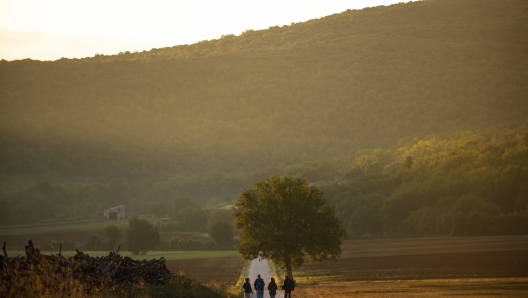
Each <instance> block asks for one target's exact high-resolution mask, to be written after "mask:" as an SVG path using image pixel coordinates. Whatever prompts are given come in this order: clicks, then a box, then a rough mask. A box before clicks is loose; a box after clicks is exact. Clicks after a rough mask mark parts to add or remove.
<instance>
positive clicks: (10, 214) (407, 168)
mask: <svg viewBox="0 0 528 298" xmlns="http://www.w3.org/2000/svg"><path fill="white" fill-rule="evenodd" d="M273 175H288V176H292V177H298V178H306V180H307V181H308V182H309V183H313V185H316V186H319V187H321V190H322V191H323V197H324V198H325V199H326V200H327V201H328V202H329V203H330V204H331V205H332V206H335V207H336V212H337V216H338V218H339V220H340V222H341V225H342V226H343V227H345V228H347V229H348V230H349V232H350V235H351V236H352V237H361V236H365V235H380V236H382V235H395V234H418V235H434V234H436V235H449V234H451V235H484V234H486V235H498V234H523V233H528V230H527V226H526V224H527V221H526V220H527V215H528V214H527V213H526V212H528V209H527V204H528V188H527V186H526V183H525V181H526V179H527V175H528V124H524V125H502V126H497V127H493V128H491V129H488V130H486V131H484V132H482V133H475V132H472V131H462V132H458V133H452V134H441V135H440V134H435V135H430V136H428V137H425V138H413V139H405V138H402V139H400V140H399V141H398V142H397V143H395V144H394V145H393V146H391V147H389V148H387V149H383V148H376V149H363V150H356V151H353V152H351V153H350V154H348V155H343V156H338V157H334V158H328V159H325V160H316V161H306V162H302V163H298V164H293V165H285V164H277V165H275V166H271V167H269V168H266V169H263V170H260V171H254V172H242V173H240V172H239V173H235V174H228V173H222V174H218V175H212V176H207V175H206V176H202V177H200V176H193V177H195V179H197V180H192V179H191V178H190V177H187V179H188V180H185V179H182V180H179V179H176V180H172V179H171V180H167V181H160V182H156V183H152V182H148V183H143V184H142V185H141V186H139V187H137V186H131V185H128V184H126V183H124V182H122V181H114V182H112V183H110V184H86V185H81V184H68V185H53V184H50V183H39V184H37V185H34V186H30V187H23V186H20V185H19V186H10V187H7V186H3V187H2V188H0V191H1V195H2V198H3V199H1V200H0V205H1V207H2V208H0V213H1V214H0V223H1V224H3V225H7V224H22V223H30V222H35V221H61V220H78V219H88V218H101V217H102V211H103V210H105V209H107V208H109V207H112V206H116V205H119V204H125V206H126V208H127V210H129V212H130V213H131V214H133V213H136V214H140V215H141V214H146V213H148V212H149V211H150V213H151V214H153V215H155V216H157V217H169V218H172V217H174V218H176V219H177V220H176V221H169V222H167V223H162V224H161V225H160V227H159V228H160V229H162V230H163V231H189V230H194V231H200V232H205V231H207V230H208V229H209V228H210V226H211V223H212V222H214V221H229V220H230V215H229V211H226V210H217V211H215V212H212V213H211V212H208V211H205V210H204V209H203V208H204V207H205V206H206V205H207V204H208V202H209V203H210V205H211V204H213V205H214V204H217V203H219V204H220V205H222V204H223V205H228V204H232V203H233V202H234V199H233V198H238V197H239V195H240V193H241V192H242V191H243V190H244V189H248V188H250V187H251V186H252V184H253V183H254V182H255V181H259V180H262V179H264V178H265V177H271V176H273ZM183 181H186V183H189V184H190V185H188V184H186V183H184V182H183ZM219 181H230V182H232V184H228V185H231V186H229V187H228V186H227V185H224V188H220V187H219V188H216V189H215V188H207V187H205V188H204V189H201V188H199V191H196V192H189V194H190V196H189V197H179V195H180V194H181V193H183V192H185V190H187V189H193V186H196V185H213V186H216V185H218V183H220V182H219ZM175 198H176V199H175ZM211 206H212V205H211Z"/></svg>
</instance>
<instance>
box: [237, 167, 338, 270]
mask: <svg viewBox="0 0 528 298" xmlns="http://www.w3.org/2000/svg"><path fill="white" fill-rule="evenodd" d="M255 187H256V188H255V189H246V190H244V191H243V192H242V194H241V195H240V199H239V200H238V201H237V202H236V204H235V212H234V213H233V215H234V217H235V227H236V228H237V229H239V230H240V243H239V245H238V246H237V250H238V252H239V253H240V254H241V255H242V257H243V258H244V259H247V260H251V259H253V258H256V257H257V255H258V254H259V253H260V254H261V255H262V256H264V257H267V258H270V259H271V260H273V262H275V263H276V264H278V265H279V266H280V267H281V268H286V270H287V272H288V276H289V277H291V278H293V274H292V268H293V269H295V268H298V267H299V266H301V265H302V264H303V262H304V258H305V257H308V258H309V260H310V262H311V263H315V262H317V261H329V262H333V261H336V260H338V259H339V258H340V256H341V242H342V240H343V238H344V237H346V231H345V230H344V229H343V228H342V227H341V225H340V222H339V219H338V218H337V217H336V215H335V211H334V208H333V207H330V206H329V205H328V204H327V202H326V201H325V200H324V199H323V193H322V192H321V191H320V190H319V189H318V188H316V187H315V186H309V185H308V184H307V183H306V180H305V179H300V178H292V177H282V178H281V177H278V176H274V177H271V178H268V179H265V180H263V181H260V182H257V183H255Z"/></svg>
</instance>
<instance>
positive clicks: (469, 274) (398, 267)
mask: <svg viewBox="0 0 528 298" xmlns="http://www.w3.org/2000/svg"><path fill="white" fill-rule="evenodd" d="M494 277H528V249H527V250H518V251H498V252H465V253H444V254H442V253H440V254H420V255H401V256H382V257H362V258H345V259H342V260H340V261H339V262H337V263H335V264H332V265H328V264H326V263H318V264H310V265H303V266H302V267H301V268H300V269H299V270H297V272H296V273H295V278H296V279H297V280H299V281H305V280H306V281H308V280H312V281H323V280H324V281H329V280H340V281H345V280H346V281H358V280H362V281H366V280H420V279H442V278H446V279H458V278H494Z"/></svg>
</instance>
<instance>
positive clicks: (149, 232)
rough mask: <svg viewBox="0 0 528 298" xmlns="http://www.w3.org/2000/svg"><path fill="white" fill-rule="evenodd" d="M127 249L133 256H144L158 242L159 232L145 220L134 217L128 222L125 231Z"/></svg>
mask: <svg viewBox="0 0 528 298" xmlns="http://www.w3.org/2000/svg"><path fill="white" fill-rule="evenodd" d="M126 241H127V245H128V249H129V250H130V251H131V252H132V253H133V254H139V253H140V252H141V253H142V254H146V253H147V251H148V250H149V249H151V248H154V247H156V245H158V244H159V242H160V231H159V229H158V228H156V227H154V225H152V224H151V223H150V222H148V221H147V220H146V219H139V218H137V217H134V218H132V219H130V220H129V221H128V230H127V231H126Z"/></svg>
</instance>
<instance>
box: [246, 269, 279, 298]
mask: <svg viewBox="0 0 528 298" xmlns="http://www.w3.org/2000/svg"><path fill="white" fill-rule="evenodd" d="M258 274H260V277H262V279H263V280H264V282H265V283H266V286H265V287H264V298H269V294H268V290H267V289H268V284H269V281H270V279H271V277H272V275H271V269H270V267H269V264H268V261H267V260H260V261H259V259H254V260H253V261H251V264H250V265H249V268H248V271H247V274H246V277H249V279H250V283H251V285H253V283H254V282H255V279H257V275H258ZM277 286H278V287H279V291H277V295H276V296H275V298H283V297H284V293H283V292H282V291H280V288H281V284H280V283H277ZM253 293H254V294H253V295H252V296H251V297H257V293H256V292H255V290H254V289H253Z"/></svg>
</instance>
